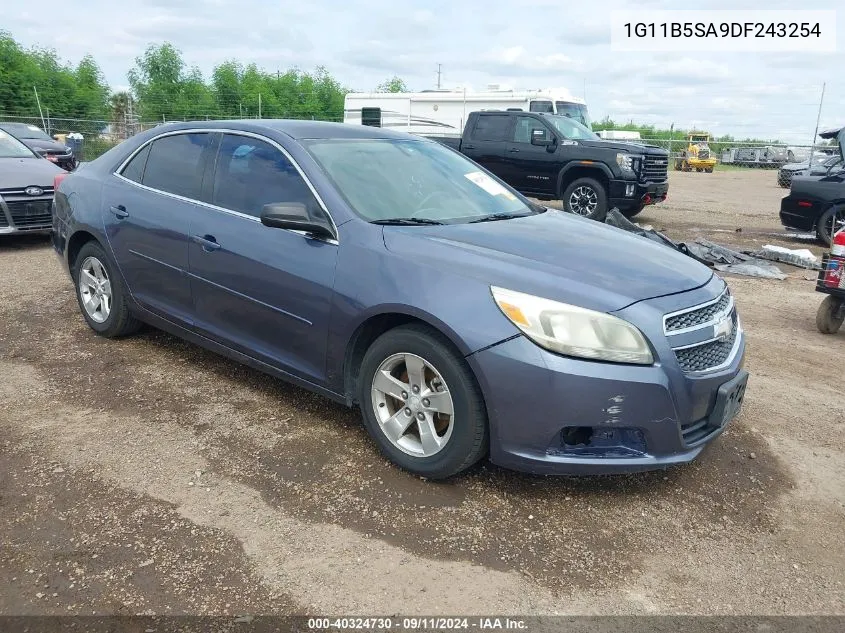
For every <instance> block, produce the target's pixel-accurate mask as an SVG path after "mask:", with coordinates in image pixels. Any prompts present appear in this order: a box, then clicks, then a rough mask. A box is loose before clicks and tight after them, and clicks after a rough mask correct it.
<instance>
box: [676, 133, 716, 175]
mask: <svg viewBox="0 0 845 633" xmlns="http://www.w3.org/2000/svg"><path fill="white" fill-rule="evenodd" d="M687 143H688V144H687V147H686V149H685V150H684V151H682V152H681V155H680V156H678V157H676V158H675V169H676V170H677V171H693V170H695V171H706V172H707V173H708V174H712V173H713V168H714V167H715V166H716V158H715V157H714V156H713V154H712V153H711V152H710V145H709V143H710V135H709V134H708V133H707V132H690V133H689V134H688V135H687Z"/></svg>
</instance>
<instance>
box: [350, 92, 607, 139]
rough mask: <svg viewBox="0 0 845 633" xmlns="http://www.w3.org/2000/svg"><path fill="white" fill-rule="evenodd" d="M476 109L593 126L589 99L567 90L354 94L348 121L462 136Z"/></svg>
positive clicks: (352, 94) (351, 96)
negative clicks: (540, 115)
mask: <svg viewBox="0 0 845 633" xmlns="http://www.w3.org/2000/svg"><path fill="white" fill-rule="evenodd" d="M477 110H523V111H526V112H546V113H554V114H562V115H565V116H569V117H572V118H574V119H576V120H577V121H579V122H580V123H583V124H584V125H586V126H587V127H589V126H590V117H589V114H588V112H587V104H586V103H585V102H584V100H583V99H579V98H577V97H573V96H572V95H570V94H569V93H567V92H565V91H562V90H555V91H539V90H534V91H528V90H526V91H515V90H489V91H486V92H475V93H473V92H466V91H463V90H461V91H457V90H428V91H423V92H395V93H391V92H372V93H363V92H350V93H349V94H347V95H346V100H345V103H344V112H343V122H344V123H353V124H358V125H361V124H363V125H372V126H375V127H384V128H390V129H396V130H401V131H403V132H410V133H412V134H432V135H437V134H442V135H454V134H458V135H459V134H461V133H462V132H463V130H464V123H465V122H466V120H467V116H468V115H469V113H470V112H474V111H477Z"/></svg>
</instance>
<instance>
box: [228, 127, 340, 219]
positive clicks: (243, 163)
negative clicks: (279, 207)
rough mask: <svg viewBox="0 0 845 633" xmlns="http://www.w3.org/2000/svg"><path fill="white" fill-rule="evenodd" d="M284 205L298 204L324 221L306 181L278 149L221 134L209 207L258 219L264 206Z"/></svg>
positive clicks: (246, 138) (265, 143) (253, 139)
mask: <svg viewBox="0 0 845 633" xmlns="http://www.w3.org/2000/svg"><path fill="white" fill-rule="evenodd" d="M285 202H301V203H302V204H304V205H305V207H306V208H307V209H308V211H309V213H310V214H311V215H312V217H316V216H317V215H319V216H321V217H325V214H324V213H323V212H322V209H321V208H320V207H319V204H318V203H317V200H316V198H315V197H314V194H312V193H311V189H310V188H309V187H308V185H307V184H306V182H305V180H304V179H303V178H302V176H300V174H299V172H298V171H297V169H296V167H294V165H293V163H292V162H291V161H290V160H289V159H288V158H287V156H285V155H284V154H283V153H282V152H280V151H279V150H278V148H276V147H273V146H272V145H270V144H269V143H267V142H265V141H262V140H260V139H257V138H254V137H251V136H238V135H235V134H224V135H223V139H222V140H221V142H220V150H219V152H218V154H217V168H216V169H215V173H214V187H213V191H212V203H213V204H215V205H217V206H218V207H223V208H224V209H230V210H232V211H237V212H238V213H244V214H246V215H250V216H253V217H256V218H257V217H260V216H261V210H262V209H263V207H264V205H266V204H273V203H285Z"/></svg>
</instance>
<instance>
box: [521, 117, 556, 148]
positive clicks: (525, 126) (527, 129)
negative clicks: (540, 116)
mask: <svg viewBox="0 0 845 633" xmlns="http://www.w3.org/2000/svg"><path fill="white" fill-rule="evenodd" d="M532 130H543V138H549V137H550V136H551V135H550V134H549V129H548V128H547V127H546V126H545V125H543V123H542V121H538V120H537V119H535V118H533V117H530V116H518V117H516V125H515V126H514V129H513V140H514V142H515V143H530V142H531V131H532Z"/></svg>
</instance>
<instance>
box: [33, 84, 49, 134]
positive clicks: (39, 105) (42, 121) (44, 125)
mask: <svg viewBox="0 0 845 633" xmlns="http://www.w3.org/2000/svg"><path fill="white" fill-rule="evenodd" d="M32 89H33V90H34V91H35V103H37V104H38V114H40V115H41V126H42V127H43V128H44V129H45V130H46V129H47V124H46V123H45V122H44V113H43V112H42V111H41V100H40V99H39V98H38V88H36V87H35V86H33V87H32Z"/></svg>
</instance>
